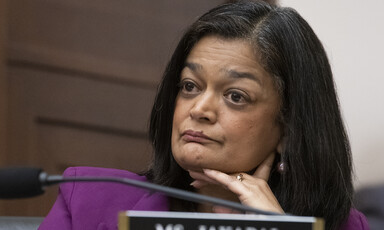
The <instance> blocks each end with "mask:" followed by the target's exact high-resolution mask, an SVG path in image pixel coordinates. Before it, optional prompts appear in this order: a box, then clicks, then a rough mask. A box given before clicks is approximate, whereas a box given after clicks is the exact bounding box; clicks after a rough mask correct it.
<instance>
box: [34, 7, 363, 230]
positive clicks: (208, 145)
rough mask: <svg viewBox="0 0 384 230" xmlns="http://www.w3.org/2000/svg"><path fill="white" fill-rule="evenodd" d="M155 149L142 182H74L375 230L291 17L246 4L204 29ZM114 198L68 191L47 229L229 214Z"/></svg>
mask: <svg viewBox="0 0 384 230" xmlns="http://www.w3.org/2000/svg"><path fill="white" fill-rule="evenodd" d="M150 138H151V141H152V143H153V147H154V153H155V158H154V161H153V163H152V165H151V168H150V170H148V172H146V173H145V174H144V175H143V176H141V177H140V176H137V175H133V174H131V173H129V172H125V171H118V170H112V169H95V168H72V169H69V170H67V172H66V175H72V176H75V175H113V176H124V177H130V178H136V179H139V180H149V181H151V182H154V183H157V184H161V185H166V186H171V187H176V188H180V189H184V190H190V191H195V192H198V193H201V194H206V195H211V196H216V197H220V198H224V199H229V200H234V201H238V202H241V203H243V204H246V205H249V206H252V207H255V208H260V209H264V210H268V211H274V212H279V213H284V212H287V213H291V214H295V215H305V216H318V217H323V218H324V219H325V220H326V229H367V224H366V221H365V218H364V216H362V215H361V214H360V213H359V212H357V211H356V210H355V209H353V207H352V196H353V187H352V173H351V171H352V169H351V168H352V162H351V154H350V147H349V142H348V139H347V135H346V133H345V130H344V127H343V123H342V119H341V116H340V111H339V106H338V101H337V96H336V92H335V89H334V84H333V78H332V72H331V69H330V65H329V63H328V60H327V57H326V54H325V51H324V49H323V47H322V45H321V43H320V41H319V40H318V38H317V37H316V35H315V34H314V32H313V31H312V29H311V28H310V27H309V25H308V24H307V23H306V22H305V20H303V19H302V18H301V17H300V16H299V15H298V14H297V12H295V11H294V10H292V9H290V8H281V7H275V6H270V5H268V4H266V3H262V2H240V3H233V4H226V5H223V6H219V7H217V8H215V9H213V10H211V11H209V12H208V13H206V14H205V15H203V16H202V17H201V18H200V19H198V20H197V21H196V22H195V23H194V24H193V25H192V26H191V27H190V28H189V30H188V31H187V32H186V34H185V35H184V36H183V37H182V39H181V41H180V42H179V44H178V46H177V48H176V50H175V52H174V54H173V56H172V58H171V60H170V62H169V64H168V66H167V68H166V70H165V73H164V76H163V79H162V82H161V84H160V87H159V89H158V93H157V96H156V99H155V103H154V106H153V110H152V114H151V123H150ZM275 165H278V166H277V167H275ZM117 186H120V185H113V187H111V185H104V184H97V185H96V184H95V185H89V184H85V185H84V184H79V183H76V184H69V185H62V186H61V187H60V195H59V197H58V200H57V201H56V203H55V206H54V208H53V209H52V211H51V212H50V214H49V215H48V217H47V218H46V220H45V222H44V223H43V224H42V226H41V229H43V228H44V227H46V228H48V227H49V226H52V225H53V224H55V223H56V224H57V223H58V221H60V226H65V228H67V229H68V228H73V229H75V228H79V229H80V228H83V229H85V228H84V227H85V226H92V228H93V229H104V228H105V229H106V228H108V227H110V226H112V227H114V226H113V225H114V224H116V221H115V220H113V221H111V220H112V218H115V219H116V215H117V214H116V213H117V211H118V210H124V209H125V210H128V209H138V210H176V211H202V212H232V210H228V209H225V208H222V207H209V206H206V205H205V206H202V205H196V204H192V203H190V202H184V201H181V200H177V199H168V198H166V197H162V196H161V195H156V194H155V195H152V196H147V195H143V194H147V193H146V192H145V191H142V190H138V189H133V188H122V187H117ZM223 188H224V189H223ZM128 194H129V195H128ZM81 215H84V216H81ZM107 215H109V216H107ZM90 217H92V218H90ZM103 219H105V221H104V222H103ZM96 227H97V228H96ZM112 227H111V228H112ZM63 228H64V227H63ZM56 229H57V228H56Z"/></svg>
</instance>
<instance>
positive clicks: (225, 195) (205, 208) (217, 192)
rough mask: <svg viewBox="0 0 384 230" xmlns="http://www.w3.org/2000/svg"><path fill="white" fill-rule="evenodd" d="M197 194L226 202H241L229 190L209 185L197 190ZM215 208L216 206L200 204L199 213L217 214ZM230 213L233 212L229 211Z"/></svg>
mask: <svg viewBox="0 0 384 230" xmlns="http://www.w3.org/2000/svg"><path fill="white" fill-rule="evenodd" d="M196 192H197V193H199V194H202V195H206V196H212V197H216V198H220V199H224V200H229V201H233V202H239V199H238V198H237V196H236V195H235V194H234V193H232V192H230V191H228V190H227V189H225V188H223V187H222V186H219V185H207V186H204V187H203V188H201V189H197V190H196ZM213 207H214V205H211V204H199V205H198V206H197V211H198V212H215V211H214V208H213ZM228 212H231V211H230V210H228Z"/></svg>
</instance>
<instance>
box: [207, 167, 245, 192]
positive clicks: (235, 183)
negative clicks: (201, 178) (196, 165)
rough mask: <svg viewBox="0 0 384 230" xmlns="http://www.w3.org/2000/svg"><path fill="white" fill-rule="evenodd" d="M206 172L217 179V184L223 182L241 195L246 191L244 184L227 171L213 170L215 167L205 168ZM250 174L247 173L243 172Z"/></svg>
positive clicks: (222, 183) (212, 178)
mask: <svg viewBox="0 0 384 230" xmlns="http://www.w3.org/2000/svg"><path fill="white" fill-rule="evenodd" d="M203 171H204V174H205V175H207V176H208V177H209V178H210V179H211V180H214V181H216V183H217V184H221V185H223V186H224V187H226V188H227V189H229V190H230V191H232V192H233V193H235V194H236V195H238V196H239V195H241V194H243V193H244V191H246V187H245V186H244V184H242V183H241V182H240V180H237V179H236V178H235V176H231V175H228V174H226V173H223V172H220V171H217V170H213V169H203ZM243 175H244V176H248V175H247V174H243Z"/></svg>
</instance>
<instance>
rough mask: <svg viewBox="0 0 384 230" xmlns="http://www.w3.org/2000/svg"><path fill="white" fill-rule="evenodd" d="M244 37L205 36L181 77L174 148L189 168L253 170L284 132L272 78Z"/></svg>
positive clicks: (272, 148) (233, 171) (225, 170)
mask: <svg viewBox="0 0 384 230" xmlns="http://www.w3.org/2000/svg"><path fill="white" fill-rule="evenodd" d="M253 52H254V51H253V48H252V47H251V46H250V45H249V44H248V43H247V42H246V41H245V40H224V39H221V38H219V37H215V36H208V37H204V38H202V39H201V40H200V41H199V42H198V43H197V44H196V45H195V46H194V48H193V49H192V50H191V52H190V54H189V56H188V57H187V60H186V63H185V67H184V69H183V70H182V73H181V76H180V91H179V94H178V96H177V98H176V107H175V112H174V116H173V127H172V152H173V156H174V158H175V160H176V161H177V163H178V164H179V165H180V166H181V167H183V168H184V169H185V170H197V171H200V170H201V169H202V168H209V169H216V170H220V171H223V172H226V173H235V172H244V171H250V170H252V169H254V168H255V167H256V166H257V165H259V164H260V163H261V162H262V161H263V160H264V159H265V158H266V157H267V156H268V155H269V154H274V153H275V152H276V148H277V145H278V142H279V140H280V135H281V130H280V129H281V127H280V125H279V123H278V122H277V116H278V114H279V104H280V98H279V95H278V92H277V90H276V89H275V87H274V84H273V79H272V77H271V76H270V74H269V73H267V72H266V71H265V70H264V69H263V68H262V67H261V65H260V63H259V62H258V61H257V58H256V57H255V55H254V53H253Z"/></svg>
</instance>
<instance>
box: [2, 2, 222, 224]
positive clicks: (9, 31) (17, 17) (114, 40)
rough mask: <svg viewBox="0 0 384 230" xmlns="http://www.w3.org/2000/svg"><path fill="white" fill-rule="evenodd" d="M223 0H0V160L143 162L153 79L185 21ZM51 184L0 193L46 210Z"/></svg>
mask: <svg viewBox="0 0 384 230" xmlns="http://www.w3.org/2000/svg"><path fill="white" fill-rule="evenodd" d="M223 2H224V1H222V0H220V1H219V0H210V1H206V0H194V1H188V0H184V1H181V0H163V1H142V0H129V1H126V0H114V1H110V0H12V1H6V0H0V11H1V12H0V51H1V52H0V71H1V77H0V98H1V99H0V124H1V131H0V146H1V147H0V151H1V152H0V160H1V161H0V166H17V165H21V166H23V165H24V166H25V165H30V166H39V167H42V168H44V169H45V170H46V171H47V172H49V173H62V172H63V170H64V169H65V168H67V167H69V166H78V165H89V166H99V167H113V168H121V169H127V170H130V171H134V172H139V171H143V170H145V169H146V167H147V165H148V162H149V160H150V157H151V154H150V153H151V148H150V144H149V143H148V141H147V134H146V130H147V124H148V123H147V121H148V116H149V113H150V108H151V105H152V102H153V99H154V95H155V91H156V87H157V83H158V82H159V80H160V78H161V76H162V72H163V70H164V67H165V65H166V63H167V61H168V59H169V58H170V55H171V53H172V50H173V49H174V47H175V45H176V42H177V41H178V39H179V37H180V36H181V34H182V32H183V31H184V29H185V27H186V25H188V24H190V23H191V22H193V21H194V20H195V19H196V18H197V17H198V16H199V15H201V14H202V13H203V12H205V11H207V10H208V9H209V8H212V7H213V6H215V5H217V4H219V3H223ZM56 195H57V188H50V189H47V193H46V195H44V196H41V197H38V198H32V199H23V200H14V201H4V200H2V201H0V215H32V216H44V215H46V214H47V212H48V210H49V209H50V207H51V206H52V204H53V201H54V199H55V197H56Z"/></svg>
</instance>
